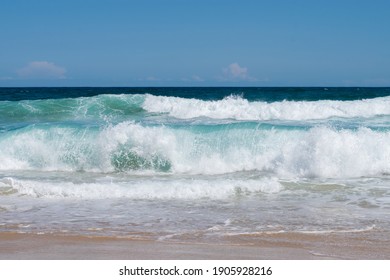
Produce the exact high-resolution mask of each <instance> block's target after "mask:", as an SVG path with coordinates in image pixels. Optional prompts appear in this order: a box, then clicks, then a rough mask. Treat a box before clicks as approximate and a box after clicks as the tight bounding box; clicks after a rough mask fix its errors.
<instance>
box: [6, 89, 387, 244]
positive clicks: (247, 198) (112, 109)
mask: <svg viewBox="0 0 390 280" xmlns="http://www.w3.org/2000/svg"><path fill="white" fill-rule="evenodd" d="M29 90H30V91H31V93H30V97H29V98H26V96H29V95H28V94H29V93H28V92H25V91H26V89H23V91H22V90H19V91H18V89H8V90H7V89H1V90H0V91H1V93H2V94H0V97H1V98H0V214H1V216H2V221H0V231H1V232H19V233H35V234H36V233H40V234H71V235H72V234H74V235H87V236H88V235H90V236H96V235H98V236H115V237H118V236H120V237H137V238H139V237H140V236H141V237H142V238H150V239H154V240H171V241H172V240H173V241H181V242H182V241H185V240H186V239H191V240H198V241H202V242H215V241H217V242H223V240H224V238H226V237H227V236H241V235H248V234H262V233H267V234H269V233H277V232H290V233H294V232H295V233H296V232H300V233H308V232H309V233H316V234H321V233H323V234H325V233H329V232H335V233H339V234H345V233H346V232H362V231H363V232H366V231H367V232H370V233H372V232H374V233H384V235H382V234H379V236H380V237H378V238H384V236H387V234H388V233H389V230H390V221H389V219H388V213H389V210H390V93H389V92H388V89H366V90H365V91H364V90H361V91H359V89H356V88H342V89H340V88H339V89H323V88H310V89H308V88H303V89H301V91H302V92H303V93H302V94H300V91H299V89H291V88H276V89H275V88H273V89H268V90H267V89H250V88H249V89H246V88H243V89H239V90H238V89H229V88H209V89H206V88H192V89H183V90H182V91H180V89H169V88H155V89H108V88H107V89H102V88H100V89H96V90H95V91H94V89H82V88H81V89H80V88H78V89H72V88H67V89H56V91H55V93H56V94H55V93H54V89H50V88H49V89H44V88H43V89H29ZM51 91H52V92H51ZM58 92H59V93H58ZM329 92H333V95H331V94H332V93H329ZM378 92H379V93H378Z"/></svg>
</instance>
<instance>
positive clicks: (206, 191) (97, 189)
mask: <svg viewBox="0 0 390 280" xmlns="http://www.w3.org/2000/svg"><path fill="white" fill-rule="evenodd" d="M0 183H3V184H7V185H9V186H10V187H12V188H13V189H15V190H16V191H17V192H18V193H19V194H23V195H28V196H32V197H47V198H79V199H105V198H131V199H202V198H209V199H210V198H211V199H225V198H229V197H232V196H240V195H253V194H257V193H277V192H280V191H281V190H282V189H283V186H282V185H281V184H280V183H279V182H278V181H277V180H276V179H275V178H263V179H260V180H233V179H217V180H215V179H214V180H202V179H197V180H193V179H176V180H170V181H165V180H156V179H154V180H150V179H146V180H137V181H134V180H132V181H128V182H112V181H106V180H100V182H99V180H98V181H97V182H94V183H81V184H75V183H71V182H57V181H53V182H42V181H32V180H16V179H13V178H3V179H2V180H0Z"/></svg>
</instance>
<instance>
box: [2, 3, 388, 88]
mask: <svg viewBox="0 0 390 280" xmlns="http://www.w3.org/2000/svg"><path fill="white" fill-rule="evenodd" d="M389 11H390V1H388V0H386V1H380V0H370V1H368V0H366V1H360V0H355V1H347V0H323V1H321V0H290V1H289V0H284V1H283V0H1V8H0V87H6V86H390V16H389Z"/></svg>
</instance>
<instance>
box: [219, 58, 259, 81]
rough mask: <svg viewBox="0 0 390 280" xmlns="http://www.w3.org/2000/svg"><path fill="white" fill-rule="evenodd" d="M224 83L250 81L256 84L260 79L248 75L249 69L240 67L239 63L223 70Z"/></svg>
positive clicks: (222, 78)
mask: <svg viewBox="0 0 390 280" xmlns="http://www.w3.org/2000/svg"><path fill="white" fill-rule="evenodd" d="M222 73H223V75H222V77H221V78H220V80H222V81H250V82H256V81H259V80H258V79H256V78H254V77H251V76H250V75H249V73H248V68H246V67H242V66H240V65H239V64H238V63H237V62H234V63H232V64H230V65H229V66H228V67H226V68H223V69H222Z"/></svg>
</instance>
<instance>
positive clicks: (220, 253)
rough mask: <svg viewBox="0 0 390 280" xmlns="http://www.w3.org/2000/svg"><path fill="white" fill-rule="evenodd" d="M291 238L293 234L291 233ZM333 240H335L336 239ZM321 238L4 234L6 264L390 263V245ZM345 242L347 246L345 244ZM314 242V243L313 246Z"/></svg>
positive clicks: (0, 239) (0, 253) (0, 246)
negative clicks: (219, 240) (211, 240)
mask: <svg viewBox="0 0 390 280" xmlns="http://www.w3.org/2000/svg"><path fill="white" fill-rule="evenodd" d="M290 235H291V234H290ZM332 239H333V240H332ZM345 241H347V240H337V238H334V237H333V238H330V239H329V238H328V237H327V238H324V237H318V236H317V237H316V236H314V237H313V236H311V237H310V236H309V237H308V236H306V237H305V238H303V236H289V237H288V239H286V237H283V235H281V236H276V237H275V236H273V237H271V238H269V237H267V238H263V237H256V238H254V237H253V236H251V237H250V238H249V237H245V236H244V237H241V238H240V239H237V238H232V240H231V241H230V243H228V244H203V243H194V242H192V243H189V242H188V243H187V242H186V243H179V242H158V241H148V240H132V239H118V238H107V237H93V238H91V237H85V236H56V235H34V234H18V233H1V234H0V259H3V260H30V259H36V260H42V259H47V260H54V259H70V260H79V259H90V260H98V259H104V260H110V259H128V260H153V259H165V260H169V259H200V260H205V259H220V260H222V259H248V260H249V259H269V260H283V259H288V260H292V259H300V260H306V259H389V258H390V245H388V243H387V244H372V243H370V242H367V240H366V241H364V240H363V241H362V240H359V239H350V240H349V241H350V242H349V243H345ZM340 242H343V243H340ZM310 244H311V245H310Z"/></svg>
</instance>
